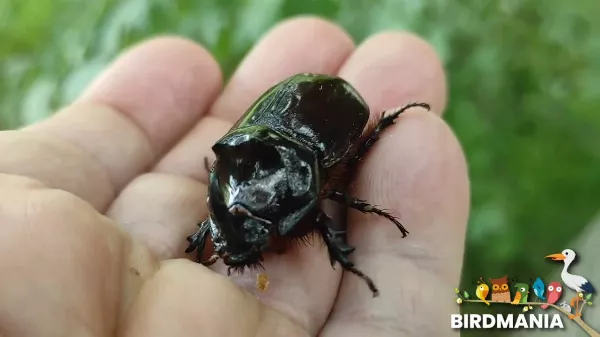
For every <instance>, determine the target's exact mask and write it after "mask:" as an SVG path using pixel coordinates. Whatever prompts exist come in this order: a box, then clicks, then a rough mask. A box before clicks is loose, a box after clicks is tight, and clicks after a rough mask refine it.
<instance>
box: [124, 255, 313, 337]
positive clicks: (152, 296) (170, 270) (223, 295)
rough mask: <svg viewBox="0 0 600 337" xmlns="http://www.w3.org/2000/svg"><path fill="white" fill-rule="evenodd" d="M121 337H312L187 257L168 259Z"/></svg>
mask: <svg viewBox="0 0 600 337" xmlns="http://www.w3.org/2000/svg"><path fill="white" fill-rule="evenodd" d="M119 335H120V336H127V337H136V336H143V337H153V336H187V335H197V336H239V337H244V336H248V337H254V336H265V337H266V336H290V337H301V336H309V334H308V333H307V332H306V331H305V330H304V329H302V328H301V327H300V326H299V325H298V324H297V323H295V322H293V321H291V320H290V319H289V318H287V317H285V316H284V315H282V314H281V313H279V312H277V311H275V310H273V309H271V308H268V307H266V306H264V305H263V304H261V302H260V301H258V300H257V299H256V298H255V297H254V296H252V295H251V294H250V293H248V292H246V291H243V290H242V289H240V288H238V287H237V286H235V285H234V284H233V283H232V282H231V281H230V280H228V279H227V278H226V277H224V276H222V275H218V274H215V273H213V272H211V271H210V270H209V269H207V268H204V267H201V266H199V265H197V264H195V263H193V262H190V261H188V260H172V261H166V262H163V265H162V267H161V268H160V270H159V271H158V272H157V273H156V274H155V276H154V277H153V278H152V279H151V280H150V281H148V282H147V283H146V284H145V285H144V287H143V288H142V291H141V292H140V295H139V297H138V299H137V300H136V302H135V304H134V305H133V307H132V309H131V311H130V312H129V314H128V316H127V318H126V320H125V323H124V324H123V326H122V328H121V331H120V332H119Z"/></svg>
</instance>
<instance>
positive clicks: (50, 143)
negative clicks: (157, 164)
mask: <svg viewBox="0 0 600 337" xmlns="http://www.w3.org/2000/svg"><path fill="white" fill-rule="evenodd" d="M220 85H221V78H220V72H219V68H218V65H217V64H216V62H215V61H214V60H213V59H212V58H211V56H210V55H209V54H208V53H207V52H206V51H205V50H204V49H202V48H201V47H199V46H197V45H195V44H194V43H192V42H190V41H187V40H183V39H179V38H166V37H165V38H158V39H154V40H150V41H147V42H144V43H142V44H140V45H138V46H135V47H134V48H132V49H131V50H129V51H127V52H126V53H125V54H123V55H122V56H121V57H119V58H118V59H117V60H116V61H115V63H114V64H113V65H112V66H111V67H110V68H109V69H108V70H107V71H106V72H105V73H104V74H103V75H102V76H100V78H99V79H98V80H97V81H96V82H95V83H94V84H93V85H92V86H91V87H90V88H89V89H88V90H87V91H86V92H85V94H84V95H83V96H82V97H81V98H80V99H79V100H77V101H76V102H75V103H74V104H73V105H71V106H69V107H67V108H65V109H63V110H62V111H61V112H59V113H58V114H56V115H54V116H53V117H52V118H50V119H48V120H45V121H43V122H41V123H38V124H35V125H32V126H30V127H28V128H25V129H24V131H22V132H19V133H8V134H3V135H2V136H1V137H0V149H2V153H3V158H2V160H0V172H5V173H12V174H22V175H27V176H30V177H33V178H35V179H38V180H40V181H42V182H44V183H46V184H47V185H48V186H51V187H56V188H61V189H64V190H67V191H69V192H72V193H74V194H76V195H78V196H80V197H81V198H83V199H84V200H86V201H89V202H90V203H92V204H93V205H94V206H95V207H96V208H97V209H100V210H104V209H105V208H106V206H107V205H108V203H110V202H111V201H112V200H113V198H114V194H115V193H117V192H118V191H119V190H120V189H121V188H122V187H123V186H124V185H125V184H126V183H127V182H128V181H129V180H131V179H132V178H133V177H134V176H136V175H137V174H139V173H140V172H142V171H143V170H145V169H147V167H148V166H149V165H151V164H152V163H153V162H154V161H155V160H156V158H157V156H159V155H160V154H161V153H162V152H163V151H164V150H165V149H168V148H169V147H170V146H171V145H172V144H173V143H174V142H175V141H177V140H178V139H179V138H181V137H182V136H183V135H184V133H185V132H186V131H187V129H188V128H189V125H191V124H193V123H194V122H195V121H196V120H197V119H199V117H200V116H201V114H202V113H203V112H204V111H205V110H206V109H207V107H208V106H209V105H210V103H211V102H212V99H213V97H214V96H215V94H216V93H217V92H218V90H219V89H220Z"/></svg>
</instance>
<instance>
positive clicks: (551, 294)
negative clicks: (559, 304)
mask: <svg viewBox="0 0 600 337" xmlns="http://www.w3.org/2000/svg"><path fill="white" fill-rule="evenodd" d="M562 291H563V290H562V285H561V284H560V282H556V281H554V282H550V284H548V292H547V293H546V297H547V298H548V300H547V301H546V303H548V304H554V303H556V301H558V300H559V299H560V297H561V296H562ZM548 304H542V305H541V306H540V308H542V309H544V310H545V309H547V308H548Z"/></svg>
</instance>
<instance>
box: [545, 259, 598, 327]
mask: <svg viewBox="0 0 600 337" xmlns="http://www.w3.org/2000/svg"><path fill="white" fill-rule="evenodd" d="M576 256H577V254H575V251H573V250H572V249H565V250H563V251H562V252H561V253H557V254H551V255H548V256H546V258H551V259H552V260H554V261H563V262H564V267H563V270H562V272H561V273H560V277H561V278H562V281H563V282H564V284H565V285H566V286H567V287H569V288H571V289H573V290H575V291H576V292H577V296H578V297H579V296H583V293H588V294H594V293H596V290H595V289H594V287H593V286H592V284H591V283H590V282H588V280H587V279H585V278H584V277H583V276H579V275H573V274H571V273H569V272H568V269H569V266H570V265H571V263H573V261H575V257H576ZM579 294H581V295H579ZM578 297H576V299H578ZM575 303H576V306H575V314H574V315H572V316H573V317H575V316H581V312H579V301H578V300H576V302H575ZM582 308H583V307H582ZM573 317H571V316H569V318H571V319H572V318H573Z"/></svg>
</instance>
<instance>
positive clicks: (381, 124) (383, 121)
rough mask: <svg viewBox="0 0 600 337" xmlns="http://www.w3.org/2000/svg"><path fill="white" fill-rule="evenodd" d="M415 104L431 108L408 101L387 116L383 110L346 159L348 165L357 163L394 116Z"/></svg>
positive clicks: (351, 166)
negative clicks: (373, 127)
mask: <svg viewBox="0 0 600 337" xmlns="http://www.w3.org/2000/svg"><path fill="white" fill-rule="evenodd" d="M417 106H418V107H422V108H425V109H427V110H430V108H431V107H430V106H429V104H427V103H409V104H407V105H405V106H403V107H402V108H400V109H397V110H396V111H394V112H392V113H391V114H389V115H387V116H386V115H385V113H386V112H385V111H384V112H382V113H381V117H380V119H379V122H377V125H376V126H375V129H374V130H373V131H372V132H371V134H370V135H368V136H367V138H366V140H365V141H364V142H363V143H362V144H360V145H359V147H358V150H357V151H356V155H355V156H354V157H353V158H351V159H350V160H349V161H348V163H347V165H348V167H349V168H354V167H355V166H356V165H358V163H359V162H360V161H362V160H363V158H364V156H365V155H366V154H367V152H369V150H370V149H371V147H372V146H373V145H374V144H375V142H377V141H378V140H379V136H380V135H381V133H382V132H383V131H384V130H385V129H386V128H388V127H390V126H392V125H393V124H394V123H395V120H396V118H398V116H400V114H401V113H403V112H404V111H406V110H408V109H410V108H414V107H417Z"/></svg>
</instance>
